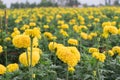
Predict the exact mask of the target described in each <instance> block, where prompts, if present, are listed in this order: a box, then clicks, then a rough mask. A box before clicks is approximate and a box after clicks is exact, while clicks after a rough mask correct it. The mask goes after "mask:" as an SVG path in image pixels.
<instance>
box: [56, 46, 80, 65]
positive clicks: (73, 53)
mask: <svg viewBox="0 0 120 80" xmlns="http://www.w3.org/2000/svg"><path fill="white" fill-rule="evenodd" d="M56 55H57V56H58V58H59V59H60V60H61V61H63V62H64V63H66V64H67V65H68V66H70V67H74V66H76V65H77V63H78V61H80V53H79V51H78V50H77V48H76V47H63V46H61V47H59V48H58V49H57V52H56Z"/></svg>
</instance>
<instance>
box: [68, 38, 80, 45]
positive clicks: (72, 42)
mask: <svg viewBox="0 0 120 80" xmlns="http://www.w3.org/2000/svg"><path fill="white" fill-rule="evenodd" d="M68 44H71V45H75V46H77V45H78V40H76V39H69V40H68Z"/></svg>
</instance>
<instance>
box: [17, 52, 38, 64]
mask: <svg viewBox="0 0 120 80" xmlns="http://www.w3.org/2000/svg"><path fill="white" fill-rule="evenodd" d="M39 59H40V54H39V53H38V52H36V51H33V52H32V66H35V65H36V64H37V63H38V61H39ZM19 61H20V63H21V64H23V65H24V66H29V65H30V52H28V62H27V56H26V52H24V53H22V54H21V55H20V56H19Z"/></svg>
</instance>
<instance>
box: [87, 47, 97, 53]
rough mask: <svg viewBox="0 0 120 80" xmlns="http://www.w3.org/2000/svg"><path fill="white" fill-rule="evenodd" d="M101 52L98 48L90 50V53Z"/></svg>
mask: <svg viewBox="0 0 120 80" xmlns="http://www.w3.org/2000/svg"><path fill="white" fill-rule="evenodd" d="M94 52H99V50H98V49H97V48H89V53H94Z"/></svg>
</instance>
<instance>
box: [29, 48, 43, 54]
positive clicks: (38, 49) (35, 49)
mask: <svg viewBox="0 0 120 80" xmlns="http://www.w3.org/2000/svg"><path fill="white" fill-rule="evenodd" d="M27 50H28V52H30V51H31V50H30V47H28V48H27ZM32 51H33V52H37V53H39V54H40V55H41V54H42V50H41V49H40V48H32Z"/></svg>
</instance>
